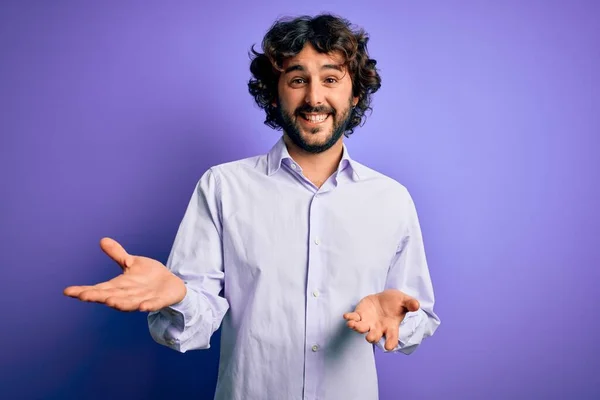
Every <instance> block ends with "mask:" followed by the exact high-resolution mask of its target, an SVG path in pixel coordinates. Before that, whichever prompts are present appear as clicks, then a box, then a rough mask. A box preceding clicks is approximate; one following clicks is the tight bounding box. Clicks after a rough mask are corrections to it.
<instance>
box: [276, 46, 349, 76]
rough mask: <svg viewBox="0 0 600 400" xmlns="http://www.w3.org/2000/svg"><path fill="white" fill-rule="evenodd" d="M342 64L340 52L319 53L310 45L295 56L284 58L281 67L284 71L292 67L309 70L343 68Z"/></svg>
mask: <svg viewBox="0 0 600 400" xmlns="http://www.w3.org/2000/svg"><path fill="white" fill-rule="evenodd" d="M343 64H344V57H343V56H342V54H341V52H339V51H335V52H331V53H319V52H318V51H316V50H315V49H314V48H313V47H312V46H311V45H310V44H307V45H306V46H304V48H303V49H302V51H300V52H299V53H298V54H296V55H295V56H293V57H288V58H286V59H285V60H284V61H283V65H282V67H283V69H284V70H285V69H287V68H289V67H291V66H294V65H301V66H303V67H305V68H306V69H310V67H316V68H319V67H321V66H323V65H339V66H341V67H343Z"/></svg>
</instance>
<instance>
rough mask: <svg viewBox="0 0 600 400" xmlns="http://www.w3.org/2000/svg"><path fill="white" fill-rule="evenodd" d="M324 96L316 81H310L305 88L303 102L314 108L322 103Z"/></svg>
mask: <svg viewBox="0 0 600 400" xmlns="http://www.w3.org/2000/svg"><path fill="white" fill-rule="evenodd" d="M324 97H325V94H324V92H323V88H322V87H321V85H320V83H319V81H318V80H312V81H311V82H310V83H309V84H308V85H307V86H306V98H305V99H304V101H305V102H306V103H307V104H308V105H310V106H311V107H316V106H319V105H322V104H323V103H324Z"/></svg>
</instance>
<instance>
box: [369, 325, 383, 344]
mask: <svg viewBox="0 0 600 400" xmlns="http://www.w3.org/2000/svg"><path fill="white" fill-rule="evenodd" d="M382 336H383V330H382V329H381V328H380V327H378V326H373V327H372V328H371V329H369V333H367V336H366V338H365V339H367V342H369V343H377V342H378V341H379V340H380V339H381V337H382Z"/></svg>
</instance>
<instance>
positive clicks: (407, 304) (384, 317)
mask: <svg viewBox="0 0 600 400" xmlns="http://www.w3.org/2000/svg"><path fill="white" fill-rule="evenodd" d="M419 307H420V305H419V301H418V300H417V299H415V298H414V297H410V296H408V295H407V294H405V293H403V292H401V291H399V290H395V289H387V290H384V291H383V292H381V293H377V294H372V295H369V296H366V297H364V298H363V299H362V300H361V301H360V302H359V303H358V305H357V306H356V308H355V310H354V311H353V312H350V313H346V314H344V319H346V320H347V321H348V322H347V325H348V327H349V328H351V329H353V330H355V331H356V332H359V333H367V332H368V334H367V336H366V340H367V341H368V342H370V343H377V342H378V341H379V340H381V338H382V337H383V336H385V349H386V350H388V351H389V350H393V349H394V348H395V347H396V346H397V345H398V333H399V327H400V323H401V322H402V320H403V319H404V317H405V316H406V313H407V312H409V311H417V310H418V309H419Z"/></svg>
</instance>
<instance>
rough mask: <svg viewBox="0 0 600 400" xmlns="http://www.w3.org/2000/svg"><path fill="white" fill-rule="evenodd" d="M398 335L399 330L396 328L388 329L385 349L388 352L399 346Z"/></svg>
mask: <svg viewBox="0 0 600 400" xmlns="http://www.w3.org/2000/svg"><path fill="white" fill-rule="evenodd" d="M398 333H399V332H398V328H396V327H393V326H391V327H389V328H388V329H386V331H385V345H384V348H385V349H386V350H387V351H392V350H394V349H395V348H396V346H398Z"/></svg>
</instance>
